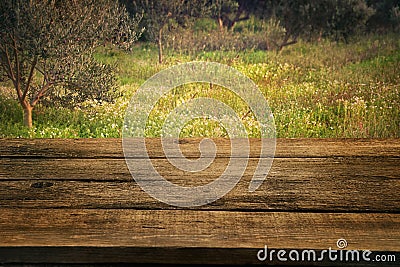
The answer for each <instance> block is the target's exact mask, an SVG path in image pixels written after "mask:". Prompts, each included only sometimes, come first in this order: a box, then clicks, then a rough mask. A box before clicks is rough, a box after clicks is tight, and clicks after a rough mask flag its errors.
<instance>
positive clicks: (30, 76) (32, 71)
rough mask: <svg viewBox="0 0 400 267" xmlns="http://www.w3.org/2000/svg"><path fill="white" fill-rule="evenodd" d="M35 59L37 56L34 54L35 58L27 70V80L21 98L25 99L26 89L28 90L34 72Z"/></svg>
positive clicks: (36, 59)
mask: <svg viewBox="0 0 400 267" xmlns="http://www.w3.org/2000/svg"><path fill="white" fill-rule="evenodd" d="M37 61H38V58H37V56H35V59H34V60H33V62H32V66H31V70H30V71H29V76H28V80H27V82H26V85H25V89H24V94H23V95H22V99H25V97H26V95H27V94H28V91H29V88H30V85H31V82H32V77H33V74H34V73H35V67H36V64H37Z"/></svg>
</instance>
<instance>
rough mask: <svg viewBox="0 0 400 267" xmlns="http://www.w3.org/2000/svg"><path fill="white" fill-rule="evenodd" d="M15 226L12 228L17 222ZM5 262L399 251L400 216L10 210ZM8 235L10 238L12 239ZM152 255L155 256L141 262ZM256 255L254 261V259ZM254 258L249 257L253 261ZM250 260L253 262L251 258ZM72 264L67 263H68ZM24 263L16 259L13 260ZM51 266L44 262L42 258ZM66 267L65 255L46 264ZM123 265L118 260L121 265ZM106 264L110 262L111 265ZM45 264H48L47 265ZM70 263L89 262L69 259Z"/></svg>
mask: <svg viewBox="0 0 400 267" xmlns="http://www.w3.org/2000/svg"><path fill="white" fill-rule="evenodd" d="M11 221H12V222H13V224H10V223H9V222H11ZM0 228H1V229H3V234H2V238H1V240H0V262H9V261H11V260H15V261H21V260H23V261H26V260H28V259H29V257H32V258H35V255H33V256H32V255H24V254H21V255H20V256H19V257H20V258H19V259H18V258H17V259H16V258H13V259H11V258H9V256H8V255H6V254H5V253H1V252H2V251H3V250H2V249H3V248H6V247H10V245H11V244H12V245H11V247H36V248H41V247H61V248H63V247H64V251H66V249H65V247H84V248H85V247H86V249H87V248H90V247H94V248H101V247H106V248H113V247H114V248H115V247H122V248H130V249H131V253H132V255H130V256H129V255H125V257H127V256H128V257H127V258H126V259H124V258H120V257H121V255H120V254H118V253H117V255H109V256H110V258H109V260H110V261H111V262H115V261H116V260H119V261H122V262H123V261H125V260H132V259H133V260H135V261H137V262H159V261H160V259H161V261H162V260H163V256H162V255H160V257H161V258H158V257H159V255H157V253H155V252H156V251H157V250H158V249H159V250H160V251H163V249H167V251H168V250H169V251H174V250H179V249H182V248H192V249H193V248H197V251H192V253H195V254H196V257H195V258H193V259H188V258H187V257H185V258H173V259H170V260H173V262H171V263H187V262H188V261H189V263H195V262H197V263H199V261H200V263H209V264H212V263H221V262H225V263H226V262H229V261H230V257H229V255H230V254H231V252H230V250H232V251H236V253H239V254H241V255H242V256H243V259H242V261H240V259H239V258H237V259H236V260H237V261H236V262H235V263H236V264H244V263H248V262H249V261H250V262H251V263H257V262H258V260H257V258H256V254H255V253H256V251H257V250H258V249H260V248H263V247H264V246H265V245H268V246H270V247H271V248H272V247H273V248H278V249H279V248H291V249H307V248H313V249H321V250H322V249H328V248H329V247H332V248H335V246H336V241H337V240H338V239H339V238H345V239H346V240H347V242H348V247H347V249H351V250H354V249H356V250H362V249H368V250H371V251H397V250H398V248H399V247H400V233H399V231H398V229H399V228H400V215H398V214H374V213H371V214H332V213H311V214H310V213H289V212H283V213H279V212H278V213H276V212H271V213H259V212H228V211H201V212H199V211H190V210H176V211H171V210H167V211H143V210H119V209H114V210H102V209H96V210H92V209H90V210H86V209H78V210H71V209H51V210H35V212H32V210H31V209H17V210H15V209H2V216H1V218H0ZM4 230H6V231H4ZM144 248H154V251H153V252H154V253H148V254H139V253H140V252H141V250H143V249H144ZM213 248H215V249H223V250H224V252H225V253H222V254H221V255H220V258H201V257H200V255H201V252H202V251H203V250H204V252H207V251H209V250H210V249H213ZM250 252H252V253H250ZM247 253H249V254H247ZM246 254H247V255H246ZM61 256H64V255H61ZM13 257H16V255H13ZM41 257H42V258H43V256H41ZM46 257H48V258H52V259H53V260H60V259H59V258H58V257H59V256H58V257H57V255H51V256H50V257H49V256H46ZM117 257H118V258H117ZM103 259H104V258H103ZM42 260H43V259H42ZM62 260H63V261H64V262H69V263H73V262H81V261H80V259H77V258H74V257H69V258H63V259H62ZM164 263H165V262H164Z"/></svg>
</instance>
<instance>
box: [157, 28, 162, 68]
mask: <svg viewBox="0 0 400 267" xmlns="http://www.w3.org/2000/svg"><path fill="white" fill-rule="evenodd" d="M162 33H163V29H162V27H161V28H160V30H159V31H158V63H160V64H162V63H163V48H162Z"/></svg>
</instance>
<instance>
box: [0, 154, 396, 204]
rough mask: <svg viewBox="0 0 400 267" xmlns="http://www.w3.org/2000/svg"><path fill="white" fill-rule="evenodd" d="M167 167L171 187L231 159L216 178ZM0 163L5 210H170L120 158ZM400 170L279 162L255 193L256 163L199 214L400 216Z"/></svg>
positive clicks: (336, 162) (382, 163) (161, 163)
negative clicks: (255, 212) (269, 212)
mask: <svg viewBox="0 0 400 267" xmlns="http://www.w3.org/2000/svg"><path fill="white" fill-rule="evenodd" d="M166 161H167V160H165V159H157V160H153V163H154V165H155V166H157V167H158V168H159V170H160V173H161V174H163V175H165V177H167V178H168V179H169V180H170V181H171V182H173V183H176V184H180V185H184V186H198V185H202V184H207V183H209V182H211V181H212V180H214V179H216V178H217V177H218V175H219V174H220V173H221V172H222V171H223V170H224V168H225V166H226V163H227V159H217V160H216V163H215V164H214V166H213V167H212V171H203V172H199V173H193V174H191V175H188V174H186V175H185V174H184V173H183V172H180V171H177V170H176V169H175V167H173V166H170V165H169V164H167V163H166ZM0 162H2V164H1V165H0V166H2V167H0V181H1V182H0V199H1V202H0V203H1V204H0V205H1V206H2V207H31V208H58V207H68V208H141V209H166V208H171V207H169V206H166V205H164V204H162V203H160V202H158V201H156V200H154V199H153V198H151V197H149V196H148V195H147V194H146V193H144V192H143V191H142V190H141V189H140V188H139V186H138V185H137V184H136V183H135V182H134V181H133V178H132V176H131V175H130V173H129V171H128V170H127V167H126V166H125V162H124V160H122V159H104V160H96V159H86V160H78V159H73V160H71V159H63V160H54V159H46V160H32V159H2V160H0ZM397 163H398V159H396V158H379V159H377V158H367V159H361V158H340V159H332V158H313V159H303V158H296V159H287V158H280V159H275V161H274V164H273V167H272V168H271V171H270V174H269V176H268V177H267V179H266V180H265V181H264V183H263V185H262V186H261V187H260V188H259V189H258V190H257V191H255V192H254V193H249V192H248V189H247V188H248V183H249V181H250V180H251V178H252V173H253V171H254V169H255V166H256V164H257V160H254V159H251V160H250V161H249V166H248V169H247V170H246V172H245V175H244V176H243V177H242V180H241V181H240V182H239V183H238V185H237V186H236V187H235V188H234V189H233V190H232V191H231V192H230V193H229V194H227V195H226V196H225V197H223V198H222V199H220V200H218V201H216V202H215V203H212V204H210V205H207V206H204V207H201V209H221V210H222V209H226V210H238V209H246V210H247V209H250V210H281V211H287V210H291V211H301V210H303V211H305V210H309V211H353V212H354V211H363V212H366V211H374V212H400V195H399V194H397V193H395V192H400V168H398V165H397ZM138 164H139V166H140V165H141V163H140V160H138ZM7 166H8V167H7ZM141 173H142V174H141V175H142V176H143V177H146V174H147V173H148V171H147V170H146V169H145V168H144V169H143V170H142V171H141Z"/></svg>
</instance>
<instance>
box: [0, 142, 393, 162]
mask: <svg viewBox="0 0 400 267" xmlns="http://www.w3.org/2000/svg"><path fill="white" fill-rule="evenodd" d="M213 140H215V143H216V145H217V147H218V153H217V157H219V158H220V157H229V156H230V154H229V153H230V149H229V146H230V142H229V140H227V139H223V138H220V139H213ZM200 141H201V139H198V138H197V139H196V138H188V139H182V140H181V148H182V150H183V152H184V154H185V155H186V156H188V157H198V156H199V152H198V144H199V142H200ZM146 144H147V146H148V147H149V148H151V149H149V151H148V152H149V156H150V157H151V158H160V157H165V155H164V153H163V152H162V147H161V142H160V139H159V138H149V139H146ZM250 145H251V154H250V156H251V157H258V156H259V146H260V139H250ZM399 151H400V139H328V138H327V139H277V147H276V153H275V157H276V158H280V157H311V158H312V157H345V156H348V157H350V156H353V157H354V156H362V157H367V156H371V157H378V156H379V157H383V156H392V157H400V153H399ZM228 152H229V153H228ZM0 157H53V158H110V157H112V158H115V157H116V158H123V152H122V142H121V139H28V140H27V139H25V140H23V139H0Z"/></svg>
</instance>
